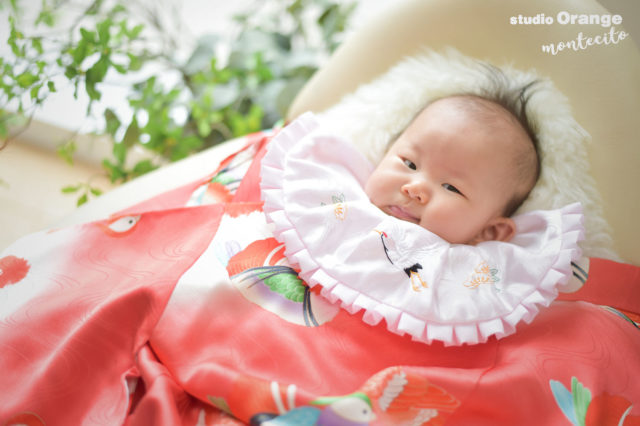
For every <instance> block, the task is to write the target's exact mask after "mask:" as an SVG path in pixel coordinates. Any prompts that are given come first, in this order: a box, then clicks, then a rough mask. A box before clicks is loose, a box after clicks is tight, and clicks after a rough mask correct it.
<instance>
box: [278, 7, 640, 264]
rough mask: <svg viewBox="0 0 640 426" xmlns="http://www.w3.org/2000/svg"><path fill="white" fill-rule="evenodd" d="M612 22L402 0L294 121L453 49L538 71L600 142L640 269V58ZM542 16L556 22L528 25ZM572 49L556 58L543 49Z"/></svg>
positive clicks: (314, 84) (562, 10)
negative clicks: (417, 59) (424, 54)
mask: <svg viewBox="0 0 640 426" xmlns="http://www.w3.org/2000/svg"><path fill="white" fill-rule="evenodd" d="M571 15H587V16H588V15H598V16H599V17H600V19H601V24H600V25H597V24H580V19H583V20H584V19H585V18H584V17H582V18H581V17H580V16H577V17H576V18H574V19H575V21H574V23H573V24H572V23H571V19H572V18H571ZM603 15H609V16H612V15H611V14H610V12H608V11H607V10H606V9H604V8H603V7H602V6H601V5H600V4H598V3H597V2H596V1H594V0H581V1H574V0H540V1H536V2H531V1H528V0H511V1H508V2H506V1H503V0H484V1H482V2H479V1H477V0H403V1H399V2H394V3H393V6H392V7H390V8H389V9H388V10H386V11H385V13H382V14H380V15H378V16H376V17H375V18H372V19H371V20H369V21H368V22H367V23H365V24H364V25H363V26H361V27H360V28H359V29H358V31H356V32H355V33H354V34H353V35H352V36H351V37H350V38H349V39H347V40H346V42H345V43H344V44H343V45H342V46H341V47H340V48H339V49H338V50H337V51H336V52H335V53H334V55H333V56H332V57H331V59H330V60H329V62H328V63H327V64H326V65H325V66H324V67H323V68H322V69H321V70H320V71H319V72H318V73H317V74H316V75H315V76H314V77H313V78H312V79H311V80H310V81H309V82H308V83H307V85H306V86H305V87H304V88H303V90H302V91H301V92H300V93H299V95H298V96H297V97H296V99H295V101H294V103H293V104H292V106H291V108H290V110H289V113H288V118H289V119H291V118H293V117H296V116H297V115H299V114H301V113H302V112H304V111H315V112H320V111H323V110H325V109H327V108H328V107H330V106H332V105H334V104H335V103H337V102H338V101H339V100H340V99H341V98H342V97H343V96H344V95H345V94H348V93H350V92H352V91H353V90H355V88H356V87H358V86H359V85H360V84H363V83H366V82H369V81H371V80H372V79H373V78H375V77H377V76H379V75H380V74H382V73H384V72H385V71H386V70H387V69H389V68H390V67H391V66H392V65H394V64H395V63H397V62H398V61H399V60H401V59H403V58H405V57H407V56H411V55H414V54H418V53H420V52H421V50H422V49H424V48H425V47H426V48H432V49H436V50H437V49H439V48H442V47H445V46H453V47H455V48H456V49H457V50H459V51H460V52H461V53H463V54H465V55H468V56H472V57H476V58H479V59H483V60H488V61H490V62H492V63H495V64H496V65H501V64H511V65H513V66H514V67H516V68H520V69H523V70H527V69H531V68H533V69H535V70H536V71H537V72H538V73H539V74H540V75H542V76H547V77H549V78H551V79H552V80H553V82H554V83H555V85H556V86H557V87H558V88H559V89H560V90H561V91H562V92H563V93H564V94H565V95H566V96H567V97H568V98H569V100H570V103H571V107H572V110H573V112H574V116H575V118H576V120H577V121H578V122H579V123H580V124H581V125H582V127H584V128H585V129H586V130H587V131H588V132H589V133H590V134H591V137H592V139H593V142H592V143H591V145H590V147H589V153H588V154H589V159H590V162H591V174H592V176H593V177H594V179H595V180H596V184H597V187H598V190H599V192H600V194H601V195H602V198H603V200H604V206H603V208H604V215H605V218H606V219H607V221H608V222H609V224H610V225H611V227H612V236H613V239H614V245H615V249H616V250H617V252H618V253H619V254H620V256H621V257H622V258H623V259H624V260H625V261H627V262H629V263H632V264H635V265H639V266H640V226H639V225H638V223H637V221H638V220H640V190H639V189H638V186H639V185H640V136H638V135H640V132H639V131H638V128H640V123H639V122H638V121H639V120H638V119H639V118H640V114H639V112H640V54H639V52H638V48H637V46H636V44H635V43H634V41H633V40H632V39H631V37H630V36H629V35H628V34H627V36H626V37H624V34H623V32H624V20H623V22H622V24H621V25H620V24H612V25H611V26H609V27H607V26H603V23H604V24H605V25H606V19H607V18H606V17H605V18H604V19H602V16H603ZM520 16H521V17H522V19H523V21H522V22H523V23H519V20H520V18H519V17H520ZM536 17H538V20H546V23H544V24H529V25H527V24H524V22H525V21H528V19H529V18H530V19H534V18H536ZM622 18H623V19H624V17H622ZM550 19H551V21H552V22H550ZM566 19H568V22H567V23H565V20H566ZM512 22H515V23H512ZM588 38H591V42H589V41H588V40H587V39H588ZM571 42H573V43H571ZM560 43H562V44H560ZM589 43H590V44H589ZM568 44H569V45H570V46H573V45H575V46H576V47H577V50H575V51H574V50H573V49H572V48H571V47H567V45H568ZM563 45H564V49H562V50H560V51H556V54H555V55H554V54H553V53H552V52H547V51H544V49H543V46H545V47H551V48H553V49H557V48H558V47H562V46H563Z"/></svg>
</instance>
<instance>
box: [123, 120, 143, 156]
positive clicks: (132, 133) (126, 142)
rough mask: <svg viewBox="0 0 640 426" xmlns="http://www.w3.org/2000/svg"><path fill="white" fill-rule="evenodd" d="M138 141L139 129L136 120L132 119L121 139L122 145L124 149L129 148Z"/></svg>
mask: <svg viewBox="0 0 640 426" xmlns="http://www.w3.org/2000/svg"><path fill="white" fill-rule="evenodd" d="M139 140H140V127H138V120H136V119H135V117H134V118H133V120H131V123H129V126H128V127H127V131H126V132H125V133H124V136H123V137H122V145H123V146H125V147H126V148H131V147H132V146H134V145H135V144H136V143H137V142H138V141H139Z"/></svg>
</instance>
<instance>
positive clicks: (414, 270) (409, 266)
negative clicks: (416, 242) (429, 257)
mask: <svg viewBox="0 0 640 426" xmlns="http://www.w3.org/2000/svg"><path fill="white" fill-rule="evenodd" d="M374 231H375V232H377V233H378V234H379V235H380V241H381V242H382V248H383V249H384V254H385V256H386V257H387V260H388V261H389V263H391V264H392V265H394V266H396V267H398V268H400V269H402V270H403V271H404V273H405V274H407V277H409V283H410V284H411V289H412V290H413V291H416V292H417V291H422V289H423V288H429V285H428V284H427V282H426V281H425V280H424V279H423V278H422V276H421V275H420V272H419V271H420V269H422V265H421V264H420V263H418V262H415V259H413V260H412V259H410V258H409V256H407V255H406V254H407V253H404V254H405V256H403V253H401V252H400V249H399V248H398V247H396V244H395V243H394V242H393V240H392V239H391V238H389V235H388V234H387V233H386V232H384V231H380V230H378V229H374ZM391 257H393V258H394V259H396V260H395V262H394V261H393V260H391Z"/></svg>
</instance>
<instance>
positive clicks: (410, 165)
mask: <svg viewBox="0 0 640 426" xmlns="http://www.w3.org/2000/svg"><path fill="white" fill-rule="evenodd" d="M402 162H403V163H404V165H405V166H407V167H408V168H410V169H411V170H416V169H417V167H416V165H415V163H414V162H413V161H411V160H407V159H406V158H403V159H402Z"/></svg>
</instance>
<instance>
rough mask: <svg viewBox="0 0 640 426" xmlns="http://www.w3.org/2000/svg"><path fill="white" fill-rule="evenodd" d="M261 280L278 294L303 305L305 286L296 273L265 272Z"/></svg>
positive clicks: (261, 275)
mask: <svg viewBox="0 0 640 426" xmlns="http://www.w3.org/2000/svg"><path fill="white" fill-rule="evenodd" d="M259 277H260V279H262V280H264V283H265V284H266V285H267V286H268V287H269V288H270V289H271V291H275V292H276V293H279V294H282V295H283V296H284V297H286V298H287V299H289V300H292V301H294V302H299V303H302V302H303V301H304V292H305V288H306V287H305V285H304V284H303V283H302V280H301V279H300V278H298V275H297V274H295V273H294V272H290V273H286V272H283V273H277V274H274V273H273V272H271V271H269V272H265V273H263V274H260V275H259Z"/></svg>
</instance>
